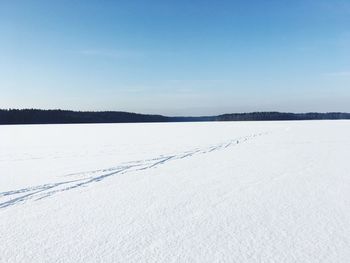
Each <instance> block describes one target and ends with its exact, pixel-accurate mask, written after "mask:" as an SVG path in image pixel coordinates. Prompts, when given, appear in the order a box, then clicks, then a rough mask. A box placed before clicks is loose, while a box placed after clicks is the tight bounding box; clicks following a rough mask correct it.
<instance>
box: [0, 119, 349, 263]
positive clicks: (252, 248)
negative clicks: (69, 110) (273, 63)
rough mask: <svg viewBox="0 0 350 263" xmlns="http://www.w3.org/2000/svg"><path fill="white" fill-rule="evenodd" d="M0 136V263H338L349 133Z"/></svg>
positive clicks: (327, 128) (238, 125)
mask: <svg viewBox="0 0 350 263" xmlns="http://www.w3.org/2000/svg"><path fill="white" fill-rule="evenodd" d="M0 138H1V139H0V262H332V263H334V262H350V164H349V161H350V121H299V122H211V123H153V124H151V123H149V124H95V125H91V124H83V125H28V126H21V125H18V126H0Z"/></svg>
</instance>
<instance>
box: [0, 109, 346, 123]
mask: <svg viewBox="0 0 350 263" xmlns="http://www.w3.org/2000/svg"><path fill="white" fill-rule="evenodd" d="M334 119H350V114H349V113H340V112H332V113H283V112H251V113H233V114H224V115H219V116H203V117H167V116H162V115H147V114H138V113H131V112H122V111H100V112H94V111H68V110H38V109H21V110H18V109H7V110H6V109H4V110H0V124H59V123H133V122H189V121H272V120H275V121H277V120H334Z"/></svg>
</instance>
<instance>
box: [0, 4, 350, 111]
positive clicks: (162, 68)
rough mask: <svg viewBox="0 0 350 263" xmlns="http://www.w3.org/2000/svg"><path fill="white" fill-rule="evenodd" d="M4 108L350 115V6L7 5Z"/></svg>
mask: <svg viewBox="0 0 350 263" xmlns="http://www.w3.org/2000/svg"><path fill="white" fill-rule="evenodd" d="M0 108H45V109H47V108H51V109H52V108H62V109H73V110H122V111H134V112H142V113H159V114H166V115H208V114H218V113H228V112H242V111H265V110H278V111H293V112H304V111H321V112H325V111H348V112H350V1H349V0H314V1H312V0H293V1H291V0H266V1H263V0H251V1H249V0H239V1H234V0H231V1H213V0H212V1H206V0H198V1H193V0H174V1H167V0H159V1H151V0H143V1H132V0H128V1H118V0H115V1H112V0H110V1H108V0H105V1H103V0H95V1H91V0H81V1H73V0H66V1H63V0H60V1H49V0H43V1H39V0H38V1H36V0H23V1H17V0H1V1H0Z"/></svg>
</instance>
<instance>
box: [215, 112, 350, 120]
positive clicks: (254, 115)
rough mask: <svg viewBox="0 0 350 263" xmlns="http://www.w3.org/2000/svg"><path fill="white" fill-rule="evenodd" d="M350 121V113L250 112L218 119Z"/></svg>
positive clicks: (220, 116) (218, 117) (225, 115)
mask: <svg viewBox="0 0 350 263" xmlns="http://www.w3.org/2000/svg"><path fill="white" fill-rule="evenodd" d="M340 119H350V113H343V112H327V113H318V112H309V113H288V112H277V111H271V112H250V113H232V114H223V115H219V116H217V117H216V120H217V121H289V120H340Z"/></svg>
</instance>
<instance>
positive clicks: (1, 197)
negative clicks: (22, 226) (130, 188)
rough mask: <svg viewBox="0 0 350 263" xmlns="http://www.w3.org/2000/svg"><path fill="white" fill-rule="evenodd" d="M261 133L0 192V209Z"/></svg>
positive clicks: (232, 144) (229, 144) (209, 151)
mask: <svg viewBox="0 0 350 263" xmlns="http://www.w3.org/2000/svg"><path fill="white" fill-rule="evenodd" d="M266 134H267V132H265V133H258V134H253V135H249V136H245V137H241V138H238V139H234V140H231V141H229V142H225V143H221V144H218V145H214V146H210V147H207V148H204V149H198V148H197V149H194V150H192V151H185V152H182V153H178V154H173V155H162V156H159V157H157V158H153V159H148V160H137V161H132V162H127V163H124V164H121V165H119V166H115V167H110V168H106V169H100V170H94V171H87V172H80V173H74V174H68V175H66V176H77V175H84V176H87V177H84V178H80V179H75V180H67V181H63V182H57V183H48V184H43V185H38V186H33V187H27V188H23V189H17V190H12V191H7V192H0V209H2V208H5V207H9V206H12V205H16V204H19V203H24V202H25V201H29V200H35V201H36V200H41V199H44V198H46V197H50V196H52V195H54V194H56V193H59V192H64V191H68V190H72V189H75V188H78V187H84V186H88V185H90V184H92V183H96V182H99V181H102V180H104V179H106V178H108V177H111V176H114V175H117V174H125V173H130V172H135V171H143V170H147V169H151V168H155V167H157V166H159V165H162V164H165V163H167V162H169V161H174V160H180V159H185V158H189V157H191V156H194V155H198V154H207V153H211V152H214V151H218V150H223V149H226V148H228V147H231V146H234V145H237V144H239V143H242V142H246V141H248V140H250V139H253V138H255V137H257V136H262V135H266Z"/></svg>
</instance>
